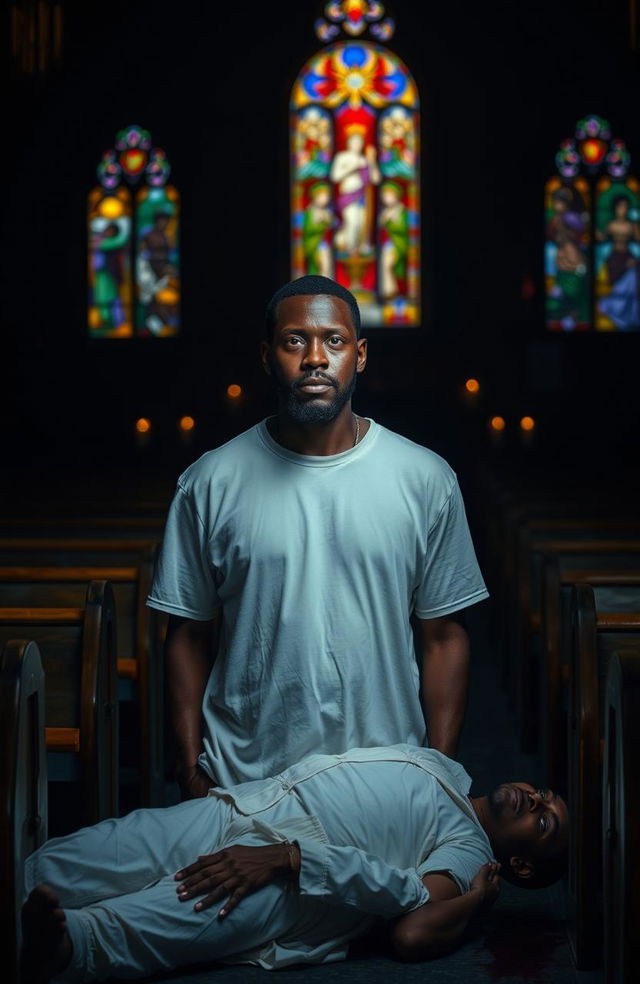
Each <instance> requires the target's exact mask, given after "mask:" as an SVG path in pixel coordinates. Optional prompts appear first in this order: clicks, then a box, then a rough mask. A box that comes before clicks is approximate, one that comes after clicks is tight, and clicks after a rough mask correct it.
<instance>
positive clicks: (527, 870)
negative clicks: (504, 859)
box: [509, 856, 535, 881]
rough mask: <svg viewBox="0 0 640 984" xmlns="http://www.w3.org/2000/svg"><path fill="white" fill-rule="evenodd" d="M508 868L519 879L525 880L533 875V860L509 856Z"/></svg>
mask: <svg viewBox="0 0 640 984" xmlns="http://www.w3.org/2000/svg"><path fill="white" fill-rule="evenodd" d="M509 868H510V869H511V873H512V875H513V876H514V877H515V878H518V879H520V881H526V880H527V879H528V878H532V877H533V875H535V866H534V864H533V862H532V861H527V860H526V859H525V858H519V857H517V856H514V857H512V858H509Z"/></svg>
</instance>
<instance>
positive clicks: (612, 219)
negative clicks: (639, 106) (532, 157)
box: [545, 116, 640, 331]
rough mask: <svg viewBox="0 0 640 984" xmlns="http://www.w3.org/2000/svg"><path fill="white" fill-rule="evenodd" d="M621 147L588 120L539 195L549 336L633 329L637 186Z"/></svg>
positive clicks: (639, 298)
mask: <svg viewBox="0 0 640 984" xmlns="http://www.w3.org/2000/svg"><path fill="white" fill-rule="evenodd" d="M629 163H630V157H629V152H628V150H627V149H626V147H625V145H624V142H623V141H622V140H617V139H612V138H611V128H610V126H609V124H608V122H607V121H606V120H604V119H602V118H601V117H599V116H587V117H585V118H584V119H582V120H580V121H579V122H578V123H577V125H576V130H575V136H574V138H573V139H570V140H564V141H563V142H562V144H561V145H560V149H559V151H558V153H557V155H556V166H557V169H558V174H557V175H555V176H554V177H553V178H550V179H549V181H548V182H547V185H546V189H545V219H546V232H545V291H546V295H545V296H546V323H547V327H548V328H550V329H552V330H554V331H587V330H596V331H638V330H640V185H639V184H638V181H637V180H636V179H635V178H633V177H631V176H630V175H629V174H628V170H629Z"/></svg>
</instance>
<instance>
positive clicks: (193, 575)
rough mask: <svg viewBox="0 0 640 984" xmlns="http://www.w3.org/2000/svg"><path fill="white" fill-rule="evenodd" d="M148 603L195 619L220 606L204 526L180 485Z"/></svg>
mask: <svg viewBox="0 0 640 984" xmlns="http://www.w3.org/2000/svg"><path fill="white" fill-rule="evenodd" d="M147 605H149V607H150V608H158V609H160V611H163V612H169V614H171V615H182V616H183V617H185V618H192V619H195V620H197V621H207V620H208V619H211V618H213V617H214V616H215V614H216V612H217V610H218V608H219V607H220V602H219V599H218V592H217V590H216V586H215V581H214V574H213V571H212V569H211V565H210V562H209V558H208V555H207V534H206V530H205V527H204V524H203V522H202V520H201V519H200V517H199V516H198V514H197V511H196V508H195V506H194V504H193V502H192V500H191V497H190V495H189V493H188V492H187V491H186V490H185V489H184V488H182V486H181V485H178V488H177V490H176V494H175V495H174V497H173V501H172V503H171V507H170V509H169V514H168V516H167V523H166V526H165V530H164V536H163V540H162V546H161V548H160V551H159V555H158V559H157V562H156V566H155V571H154V576H153V582H152V584H151V590H150V592H149V596H148V598H147Z"/></svg>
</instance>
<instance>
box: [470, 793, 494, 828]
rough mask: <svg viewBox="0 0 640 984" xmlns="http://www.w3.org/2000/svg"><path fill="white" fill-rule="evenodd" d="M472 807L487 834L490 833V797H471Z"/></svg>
mask: <svg viewBox="0 0 640 984" xmlns="http://www.w3.org/2000/svg"><path fill="white" fill-rule="evenodd" d="M469 799H470V801H471V806H472V807H473V809H474V811H475V814H476V816H477V818H478V820H479V821H480V825H481V826H482V827H483V829H484V830H485V832H486V833H487V834H488V833H489V826H490V824H489V822H488V821H489V797H488V796H470V797H469Z"/></svg>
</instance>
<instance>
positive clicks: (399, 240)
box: [290, 0, 421, 327]
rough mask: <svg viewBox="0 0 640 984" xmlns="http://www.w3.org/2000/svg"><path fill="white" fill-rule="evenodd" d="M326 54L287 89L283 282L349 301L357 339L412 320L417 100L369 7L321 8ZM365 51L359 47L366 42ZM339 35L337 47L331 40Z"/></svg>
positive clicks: (378, 13) (416, 298)
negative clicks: (327, 284) (339, 289)
mask: <svg viewBox="0 0 640 984" xmlns="http://www.w3.org/2000/svg"><path fill="white" fill-rule="evenodd" d="M324 13H325V18H324V19H321V20H319V21H318V22H317V23H316V34H317V35H318V37H319V38H320V40H322V41H325V42H328V43H327V46H326V47H325V48H324V49H323V50H321V51H319V52H318V53H317V54H315V55H314V56H313V57H312V58H310V59H309V60H308V61H307V63H306V64H305V65H304V67H303V68H302V71H301V72H300V74H299V75H298V78H297V79H296V82H295V84H294V86H293V90H292V93H291V102H290V134H291V268H292V277H294V278H295V277H300V276H303V275H304V274H308V273H319V274H322V275H324V276H327V277H331V278H332V279H334V280H337V281H338V283H341V284H343V285H344V286H345V287H348V288H349V289H350V290H351V291H352V292H353V294H354V295H355V296H356V298H357V300H358V303H359V306H360V310H361V315H362V322H363V325H364V326H365V327H378V326H389V327H393V326H404V327H407V326H415V325H418V324H419V323H420V319H421V309H420V305H421V299H420V298H421V295H420V290H421V284H420V234H421V223H420V172H419V166H420V157H419V150H420V142H419V122H420V121H419V98H418V91H417V88H416V84H415V82H414V80H413V78H412V76H411V74H410V72H409V70H408V69H407V67H406V65H404V64H403V62H402V61H401V60H400V59H399V58H398V56H397V55H395V54H394V53H393V52H391V51H389V50H388V49H387V48H386V47H383V45H382V44H380V43H378V42H379V41H386V40H388V38H390V37H391V36H392V34H393V31H394V24H393V21H392V20H391V19H390V18H388V17H386V18H385V16H384V8H383V6H382V4H380V3H371V2H365V0H343V2H333V3H329V4H327V5H326V7H325V11H324ZM367 31H368V33H369V34H371V35H372V36H373V37H374V38H376V41H375V42H374V41H369V40H361V38H360V36H361V35H363V34H364V33H365V32H367ZM340 34H346V35H347V37H348V40H335V39H336V38H338V36H339V35H340Z"/></svg>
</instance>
